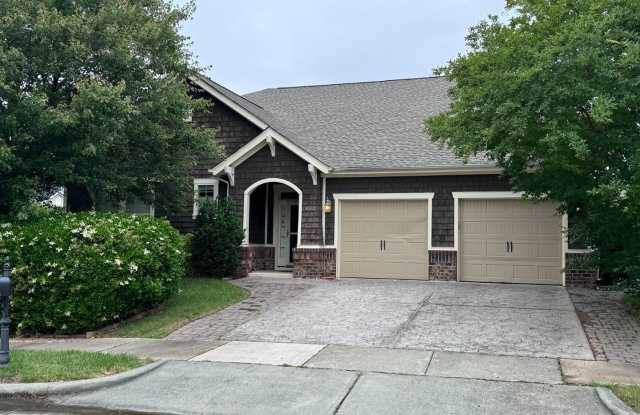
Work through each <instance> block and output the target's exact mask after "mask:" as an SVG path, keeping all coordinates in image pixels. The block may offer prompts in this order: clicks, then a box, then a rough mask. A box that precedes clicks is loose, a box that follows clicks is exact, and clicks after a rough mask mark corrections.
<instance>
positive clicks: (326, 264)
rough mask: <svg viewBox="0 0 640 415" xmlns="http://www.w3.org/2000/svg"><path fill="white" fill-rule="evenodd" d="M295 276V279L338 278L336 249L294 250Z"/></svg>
mask: <svg viewBox="0 0 640 415" xmlns="http://www.w3.org/2000/svg"><path fill="white" fill-rule="evenodd" d="M293 276H294V277H295V278H323V279H334V278H335V277H336V250H335V248H296V249H294V250H293Z"/></svg>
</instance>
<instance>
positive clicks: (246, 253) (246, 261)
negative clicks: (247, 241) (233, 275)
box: [238, 245, 276, 278]
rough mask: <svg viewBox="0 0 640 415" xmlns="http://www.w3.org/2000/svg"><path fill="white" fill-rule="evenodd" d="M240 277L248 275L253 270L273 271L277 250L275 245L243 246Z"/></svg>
mask: <svg viewBox="0 0 640 415" xmlns="http://www.w3.org/2000/svg"><path fill="white" fill-rule="evenodd" d="M241 249H242V253H241V255H242V256H241V261H240V269H239V270H238V278H242V277H246V276H247V275H249V273H250V272H252V271H273V270H274V269H275V258H276V250H275V248H274V247H273V246H252V245H249V246H243V247H242V248H241Z"/></svg>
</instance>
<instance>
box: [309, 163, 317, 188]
mask: <svg viewBox="0 0 640 415" xmlns="http://www.w3.org/2000/svg"><path fill="white" fill-rule="evenodd" d="M307 168H308V169H309V173H310V174H311V181H313V185H314V186H317V185H318V169H316V166H314V165H313V164H311V163H309V165H308V167H307Z"/></svg>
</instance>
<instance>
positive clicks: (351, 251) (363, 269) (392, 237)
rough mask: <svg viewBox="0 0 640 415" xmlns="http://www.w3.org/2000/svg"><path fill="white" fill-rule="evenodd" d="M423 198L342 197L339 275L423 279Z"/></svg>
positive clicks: (424, 255)
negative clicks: (368, 198)
mask: <svg viewBox="0 0 640 415" xmlns="http://www.w3.org/2000/svg"><path fill="white" fill-rule="evenodd" d="M427 207H428V201H427V200H344V201H342V202H341V204H340V216H341V218H340V220H341V222H340V270H339V275H340V276H341V277H360V278H403V279H427V276H428V274H427Z"/></svg>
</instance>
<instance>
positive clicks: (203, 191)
mask: <svg viewBox="0 0 640 415" xmlns="http://www.w3.org/2000/svg"><path fill="white" fill-rule="evenodd" d="M217 198H218V180H217V179H213V178H207V179H193V217H194V218H195V217H196V216H198V206H199V205H200V204H201V203H202V202H203V201H211V202H212V201H214V200H216V199H217Z"/></svg>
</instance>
